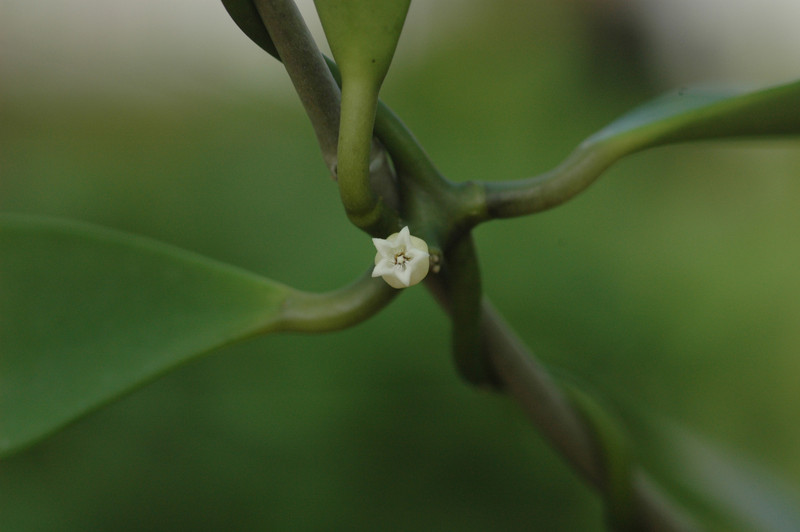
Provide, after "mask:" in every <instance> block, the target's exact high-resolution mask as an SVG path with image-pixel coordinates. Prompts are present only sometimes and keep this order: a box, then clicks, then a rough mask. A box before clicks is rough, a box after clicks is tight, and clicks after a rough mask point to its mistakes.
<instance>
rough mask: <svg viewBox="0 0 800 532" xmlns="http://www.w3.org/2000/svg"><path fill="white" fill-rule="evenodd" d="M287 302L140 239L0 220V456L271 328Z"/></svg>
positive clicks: (254, 280) (264, 282)
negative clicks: (172, 371) (191, 362)
mask: <svg viewBox="0 0 800 532" xmlns="http://www.w3.org/2000/svg"><path fill="white" fill-rule="evenodd" d="M290 292H291V289H289V288H288V287H286V286H283V285H280V284H278V283H275V282H273V281H270V280H268V279H264V278H261V277H258V276H256V275H253V274H250V273H247V272H245V271H242V270H239V269H237V268H235V267H232V266H227V265H224V264H221V263H218V262H216V261H213V260H211V259H208V258H204V257H202V256H199V255H196V254H193V253H190V252H187V251H182V250H179V249H176V248H173V247H170V246H167V245H164V244H159V243H157V242H154V241H151V240H148V239H145V238H140V237H136V236H130V235H126V234H122V233H118V232H115V231H111V230H106V229H100V228H96V227H92V226H89V225H84V224H79V223H74V222H64V221H55V220H47V219H41V218H34V217H27V216H16V215H3V216H0V420H1V421H0V455H2V454H8V453H10V452H12V451H15V450H17V449H19V448H21V447H24V446H26V445H28V444H30V443H32V442H33V441H35V440H37V439H39V438H42V437H44V436H45V435H47V434H48V433H50V432H53V431H55V430H56V429H58V428H60V427H62V426H63V425H65V424H67V423H69V422H70V421H72V420H74V419H76V418H78V417H79V416H81V415H83V414H86V413H87V412H89V411H91V410H94V409H96V408H98V407H99V406H101V405H103V404H105V403H107V402H109V401H111V400H112V399H115V398H117V397H118V396H120V395H121V394H123V393H125V392H127V391H130V390H132V389H134V388H135V387H137V386H139V385H142V384H143V383H145V382H147V381H150V380H152V379H154V378H155V377H157V376H158V375H160V374H162V373H164V372H166V371H168V370H170V369H173V368H175V367H176V366H178V365H179V364H182V363H184V362H186V361H188V360H190V359H192V358H195V357H197V356H199V355H202V354H204V353H206V352H208V351H210V350H212V349H214V348H216V347H219V346H222V345H224V344H228V343H230V342H233V341H235V340H239V339H242V338H244V337H247V336H249V335H252V334H255V333H257V332H260V331H266V330H271V329H275V328H276V326H277V323H278V318H279V315H280V313H281V305H282V303H283V302H284V300H285V298H286V296H287V294H289V293H290Z"/></svg>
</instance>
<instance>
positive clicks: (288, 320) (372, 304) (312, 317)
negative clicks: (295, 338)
mask: <svg viewBox="0 0 800 532" xmlns="http://www.w3.org/2000/svg"><path fill="white" fill-rule="evenodd" d="M371 272H372V268H370V269H369V271H367V272H366V273H365V274H364V275H362V276H361V277H360V278H359V279H358V280H357V281H355V282H354V283H352V284H350V285H349V286H346V287H344V288H340V289H338V290H334V291H332V292H324V293H321V294H315V293H312V292H303V291H300V290H293V291H292V292H291V293H290V294H289V295H288V297H287V298H286V300H285V301H284V303H283V308H282V313H281V319H280V320H279V322H278V324H277V326H276V327H275V330H277V331H285V332H311V333H321V332H329V331H337V330H340V329H346V328H348V327H352V326H353V325H357V324H359V323H361V322H362V321H364V320H366V319H368V318H370V317H372V316H374V315H375V314H376V313H378V312H379V311H380V310H381V309H383V308H384V307H385V306H386V305H387V304H389V302H390V301H392V299H394V297H395V296H396V295H398V294H399V293H400V292H402V290H395V289H394V288H392V287H390V286H389V285H387V284H386V283H385V282H384V281H383V280H382V279H374V278H372V276H371Z"/></svg>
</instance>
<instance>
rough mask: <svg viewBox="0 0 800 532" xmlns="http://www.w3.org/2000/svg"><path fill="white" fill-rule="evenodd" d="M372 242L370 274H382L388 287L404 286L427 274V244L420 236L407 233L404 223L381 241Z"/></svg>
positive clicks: (373, 240) (380, 239)
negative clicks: (373, 257) (374, 250)
mask: <svg viewBox="0 0 800 532" xmlns="http://www.w3.org/2000/svg"><path fill="white" fill-rule="evenodd" d="M372 243H373V244H375V248H376V249H377V250H378V253H377V254H376V255H375V268H374V269H373V270H372V276H373V277H383V280H384V281H386V282H387V283H389V286H391V287H392V288H407V287H409V286H412V285H415V284H417V283H418V282H420V281H421V280H423V279H424V278H425V276H426V275H428V268H429V267H430V255H429V254H428V244H426V243H425V241H424V240H422V239H421V238H417V237H415V236H411V233H409V231H408V226H406V227H403V229H401V230H400V232H399V233H394V234H393V235H390V236H389V237H388V238H386V239H385V240H384V239H382V238H373V239H372Z"/></svg>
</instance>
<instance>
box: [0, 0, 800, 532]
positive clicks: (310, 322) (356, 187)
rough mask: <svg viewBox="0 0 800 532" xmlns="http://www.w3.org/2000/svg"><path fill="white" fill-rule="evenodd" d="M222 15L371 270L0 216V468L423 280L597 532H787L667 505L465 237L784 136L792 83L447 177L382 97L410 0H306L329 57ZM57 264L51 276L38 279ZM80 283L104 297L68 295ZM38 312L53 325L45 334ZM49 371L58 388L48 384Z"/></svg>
mask: <svg viewBox="0 0 800 532" xmlns="http://www.w3.org/2000/svg"><path fill="white" fill-rule="evenodd" d="M223 4H224V5H225V8H226V9H227V11H228V13H229V14H230V15H231V17H232V18H233V20H234V21H235V22H236V24H237V25H238V26H239V27H240V28H241V30H242V31H243V32H244V33H245V34H246V35H247V36H248V37H249V38H250V39H252V40H253V41H254V42H255V43H256V44H258V45H259V46H260V47H261V48H263V49H264V50H265V51H266V52H268V53H269V54H271V55H272V56H273V57H275V58H276V59H277V60H279V61H281V62H282V63H283V65H284V66H285V68H286V71H287V72H288V75H289V76H290V78H291V80H292V82H293V85H294V87H295V89H296V92H297V94H298V95H299V97H300V100H301V102H302V104H303V106H304V108H305V110H306V111H307V114H308V117H309V119H310V121H311V124H312V126H313V129H314V132H315V134H316V136H317V140H318V142H319V146H320V148H321V152H322V157H323V159H324V161H325V162H326V164H327V166H328V168H329V170H330V172H331V174H332V176H333V177H334V179H335V180H336V183H337V184H338V188H339V192H340V196H341V202H342V205H343V207H344V211H345V213H346V215H347V217H348V218H349V220H350V222H352V224H353V225H354V226H355V228H356V229H359V230H361V231H363V232H364V233H366V234H367V235H369V236H370V237H372V242H373V244H374V249H372V248H371V247H370V246H369V240H368V239H366V238H365V245H364V252H363V262H364V265H365V266H366V265H367V264H369V263H370V258H372V255H373V254H374V261H373V264H372V265H371V266H370V268H369V270H368V271H366V272H365V273H364V275H363V276H362V277H361V278H359V279H358V280H356V281H355V282H354V283H352V284H351V285H349V286H346V287H344V288H341V289H339V290H336V291H333V292H328V293H309V292H304V291H300V290H296V289H294V288H291V287H289V286H286V285H284V284H281V283H279V282H276V281H273V280H270V279H266V278H263V277H260V276H258V275H255V274H251V273H248V272H245V271H242V270H240V269H238V268H235V267H232V266H228V265H225V264H220V263H218V262H216V261H214V260H211V259H208V258H205V257H202V256H199V255H196V254H194V253H190V252H187V251H182V250H179V249H175V248H173V247H171V246H168V245H165V244H160V243H157V242H154V241H151V240H148V239H144V238H139V237H136V236H130V235H126V234H121V233H118V232H116V231H111V230H106V229H101V228H97V227H93V226H89V225H85V224H81V223H75V222H67V221H62V220H53V219H46V218H38V217H34V216H21V215H3V216H2V217H1V218H0V318H2V321H0V327H2V328H1V329H0V354H1V356H0V408H1V410H0V452H2V454H3V455H9V454H11V453H14V452H17V451H19V450H21V449H24V448H26V447H28V446H30V445H32V444H33V443H35V442H37V441H39V440H41V439H42V438H44V437H46V436H48V435H50V434H52V433H53V432H55V431H57V430H58V429H60V428H62V427H64V426H65V425H67V424H68V423H70V422H72V421H73V420H75V419H77V418H79V417H81V416H83V415H85V414H86V413H88V412H90V411H93V410H95V409H97V408H99V407H100V406H102V405H104V404H106V403H108V402H109V401H111V400H113V399H115V398H117V397H119V396H120V395H122V394H124V393H127V392H129V391H131V390H133V389H135V388H137V387H139V386H141V385H142V384H144V383H146V382H149V381H150V380H152V379H153V378H155V377H156V376H158V375H161V374H163V373H165V372H166V371H168V370H170V369H173V368H175V367H177V366H178V365H180V364H182V363H184V362H186V361H187V360H190V359H194V358H197V357H199V356H201V355H203V354H205V353H207V352H209V351H211V350H213V349H215V348H218V347H221V346H223V345H227V344H230V343H231V342H235V341H240V340H242V339H245V338H248V337H252V336H254V335H263V334H268V333H277V332H284V331H300V332H325V331H332V330H338V329H342V328H346V327H350V326H353V325H355V324H358V323H360V322H362V321H363V320H366V319H368V318H370V317H371V316H374V315H375V314H376V313H378V312H379V311H380V310H381V309H382V308H384V307H385V306H386V305H387V304H389V303H390V302H391V301H392V299H393V298H394V297H395V296H397V295H398V294H399V293H401V292H402V291H403V290H405V289H409V288H411V289H418V288H412V287H414V285H417V284H420V283H423V284H424V285H425V286H426V288H427V289H428V290H429V291H430V292H431V293H432V294H433V295H434V297H435V298H436V300H437V301H438V302H439V303H440V304H441V305H442V307H443V308H444V309H445V311H446V312H447V313H448V314H449V316H450V319H451V321H452V350H453V358H454V360H455V366H456V368H457V370H458V373H459V374H460V375H461V376H462V377H463V378H464V379H465V380H466V381H467V382H468V383H470V384H471V385H474V386H477V387H479V388H482V389H485V390H490V391H491V393H502V394H507V395H508V396H510V397H511V398H513V399H514V400H516V401H517V402H518V403H519V405H520V406H521V407H522V409H523V410H524V412H525V414H526V415H527V416H529V417H530V419H531V421H532V422H533V424H534V425H535V426H536V427H537V428H538V429H539V430H540V431H541V432H542V433H543V434H544V436H545V437H546V438H547V439H548V441H549V442H550V443H551V444H552V446H553V447H554V448H555V449H556V450H557V451H558V452H559V453H561V454H562V455H563V457H564V458H565V459H566V461H567V462H568V463H569V464H570V465H571V466H572V467H573V468H574V469H575V470H576V471H577V472H578V473H579V474H580V475H581V476H582V477H583V478H584V479H585V480H586V482H587V483H588V484H590V485H591V486H593V487H594V488H596V490H597V492H598V493H599V495H600V496H601V497H602V500H603V502H604V504H605V508H606V513H607V524H608V526H609V528H611V529H614V530H663V531H676V530H700V529H705V528H707V527H708V526H709V523H707V522H706V521H705V519H706V517H705V516H706V515H708V514H715V515H722V516H723V519H722V521H724V522H725V523H729V524H730V526H731V527H733V528H736V527H739V528H738V529H743V530H748V529H755V530H767V529H769V530H776V529H778V528H774V526H773V525H774V523H776V522H780V523H783V528H782V529H783V530H800V521H799V520H798V517H797V513H796V512H794V511H793V510H792V509H787V508H785V507H783V506H781V505H780V504H778V503H776V504H775V505H774V506H769V505H768V508H769V511H768V512H766V514H768V515H769V516H770V518H769V519H767V518H766V517H764V516H765V512H763V509H764V507H765V506H764V504H765V503H764V502H763V501H761V502H759V503H758V504H757V505H754V506H753V507H752V508H750V507H749V505H748V504H742V500H741V498H736V497H730V498H726V496H725V495H726V494H729V493H732V492H731V491H730V490H728V489H726V488H728V487H729V486H726V485H725V484H726V483H727V482H728V481H727V480H726V479H725V478H722V477H720V478H709V477H706V478H703V479H702V481H697V482H698V484H702V485H703V486H704V489H705V490H706V491H707V492H709V493H711V495H709V496H708V497H707V498H706V499H704V500H703V502H702V503H701V506H703V507H704V509H705V510H706V512H705V513H704V514H703V517H701V516H698V515H695V514H693V512H692V511H691V509H690V508H688V507H684V506H685V505H682V504H679V501H680V499H681V497H678V496H675V495H674V494H672V493H668V492H667V490H666V489H665V488H663V487H662V486H661V483H659V482H656V481H655V480H654V478H653V477H652V476H651V474H650V473H649V472H648V471H645V470H644V468H643V467H642V466H641V465H640V464H639V463H637V453H636V452H635V451H636V449H634V448H633V445H632V443H631V440H630V439H629V438H628V437H627V435H626V429H625V427H624V426H623V425H622V423H620V421H619V420H618V418H617V416H616V415H614V414H612V413H609V411H608V409H607V408H606V407H604V406H602V405H601V404H600V403H599V402H598V401H597V400H596V399H593V398H592V396H591V395H590V394H589V393H588V391H586V390H583V389H581V388H580V387H579V386H577V385H575V384H567V383H562V382H561V381H559V380H557V379H555V378H554V377H552V376H551V375H550V374H549V373H548V370H547V369H546V368H545V367H544V366H543V365H542V364H540V363H539V362H537V361H536V359H535V358H534V357H533V356H532V355H531V353H530V352H529V351H528V350H527V348H526V347H525V346H524V345H523V344H522V342H521V341H520V340H519V338H518V337H517V336H516V335H515V334H514V332H513V331H512V330H511V328H510V327H509V326H508V325H507V324H506V323H505V322H504V320H503V318H502V317H501V316H500V314H499V313H498V312H497V311H496V310H495V308H494V307H493V306H492V305H491V303H489V301H488V300H487V299H486V298H485V297H484V295H483V292H482V289H481V273H480V271H479V268H478V263H477V259H476V250H475V246H474V243H473V239H472V237H471V231H472V229H473V228H475V227H476V226H477V225H479V224H481V223H484V222H488V221H491V220H495V219H500V218H510V217H518V216H526V215H530V214H536V213H538V212H541V211H544V210H546V209H550V208H552V207H556V206H558V205H560V204H562V203H564V202H566V201H568V200H569V199H571V198H573V197H575V196H576V195H577V194H579V193H580V192H582V191H583V190H585V189H586V188H587V187H588V186H589V185H590V184H591V183H592V182H593V181H594V180H595V179H597V178H598V177H599V176H600V175H601V174H602V173H603V172H604V171H605V170H606V169H607V168H609V167H610V166H611V165H613V164H614V163H615V162H617V161H619V160H620V159H622V158H623V157H626V156H628V155H630V154H632V153H635V152H639V151H641V150H644V149H647V148H653V147H657V146H662V145H666V144H671V143H676V142H687V141H700V140H705V139H723V138H734V137H767V136H769V137H774V136H781V135H796V134H798V133H800V83H798V82H793V83H789V84H785V85H780V86H773V87H769V88H765V89H760V90H754V91H740V90H685V89H684V90H681V91H679V92H676V93H673V94H668V95H666V96H664V97H662V98H659V99H657V100H655V101H653V102H651V103H648V104H646V105H644V106H641V107H639V108H636V109H634V110H633V111H631V112H629V113H628V114H625V115H624V116H622V117H621V118H619V119H618V120H616V121H614V122H612V123H611V124H609V125H608V126H606V127H605V128H603V129H601V130H600V131H598V132H596V133H595V134H593V135H591V136H589V137H588V138H587V139H586V140H585V141H583V142H582V143H581V144H580V145H579V146H577V147H576V148H575V149H574V151H573V152H572V153H571V154H570V155H569V156H568V157H567V158H566V159H565V160H564V161H563V162H562V163H561V164H559V165H558V166H556V167H555V168H554V169H552V170H550V171H548V172H545V173H543V174H541V175H538V176H535V177H532V178H529V179H523V180H519V181H509V182H477V181H473V182H454V181H450V180H448V179H446V178H445V177H444V176H443V175H442V174H441V173H440V172H439V171H438V170H437V168H436V167H435V166H434V164H433V163H432V162H431V160H430V159H429V157H428V156H427V155H426V153H425V151H424V150H423V148H422V147H421V146H420V144H419V143H418V141H417V140H416V139H415V138H414V136H413V135H412V134H411V133H410V131H409V130H408V129H407V128H406V127H405V125H404V124H403V123H402V122H401V121H400V119H399V118H398V117H397V116H396V115H395V114H394V113H393V112H392V111H391V110H390V109H389V107H387V106H386V105H385V104H384V103H383V102H381V101H380V100H379V93H380V89H381V86H382V84H383V81H384V79H385V77H386V74H387V72H388V70H389V67H390V64H391V62H392V58H393V55H394V52H395V48H396V46H397V44H398V40H399V39H400V36H401V33H402V28H403V25H404V21H405V18H406V14H407V12H408V9H409V4H410V1H409V0H316V2H315V5H316V8H317V12H318V14H319V17H320V20H321V22H322V26H323V29H324V32H325V36H326V38H327V40H328V43H329V45H330V49H331V51H332V54H333V59H329V58H327V57H325V56H324V55H322V54H321V53H320V51H319V50H318V48H317V46H316V43H315V42H314V40H313V38H312V37H311V35H310V33H309V31H308V29H307V28H306V26H305V23H304V21H303V19H302V17H301V16H300V14H299V12H298V10H297V8H296V6H295V5H294V3H293V2H292V0H223ZM511 259H513V257H509V260H511ZM53 264H58V269H59V273H60V275H61V278H60V279H56V280H54V278H53V276H52V272H51V269H52V265H53ZM76 279H77V280H83V281H86V280H98V281H99V282H93V283H88V282H83V283H77V284H76V283H75V282H74V280H76ZM114 286H136V287H137V295H136V297H135V298H131V299H130V300H129V301H126V304H125V305H117V306H115V307H114V308H108V307H107V305H104V303H103V302H105V301H107V299H108V298H107V296H108V293H109V290H113V287H114ZM524 289H525V287H520V290H524ZM72 308H80V310H81V313H82V314H81V315H80V316H77V315H76V313H72V312H71V311H70V309H72ZM43 309H50V310H43ZM53 309H55V310H53ZM42 316H45V317H47V319H48V320H49V321H48V322H47V323H42V319H41V317H42ZM165 330H168V331H169V338H168V339H166V340H165V338H164V335H163V331H165ZM43 331H46V332H47V333H46V334H43ZM153 331H161V333H159V334H151V333H152V332H153ZM43 368H46V372H45V371H43ZM48 375H56V376H58V377H57V378H58V386H54V385H53V381H52V378H50V377H48ZM498 437H501V436H498ZM659 438H660V440H661V441H662V443H663V444H664V446H665V447H666V448H669V449H670V451H671V452H672V453H674V454H675V455H676V456H680V454H681V452H682V449H683V446H685V445H686V442H685V441H684V440H682V439H680V438H677V437H673V436H671V435H670V434H668V433H666V432H665V433H659ZM687 452H691V451H690V450H689V451H687ZM683 472H684V473H685V471H683ZM686 482H688V483H691V482H694V479H691V478H690V479H688V480H687V481H686ZM742 489H743V490H744V491H747V490H756V491H757V488H754V487H753V486H748V487H746V489H745V487H744V486H743V487H742ZM740 493H741V492H740ZM753 493H755V491H754V492H753ZM695 495H696V496H697V497H700V495H697V494H695ZM754 497H755V495H754ZM680 502H682V501H680ZM689 506H691V505H689ZM709 508H713V511H708V509H709ZM751 510H752V511H751ZM772 518H774V519H772ZM768 521H769V523H770V524H769V526H770V527H772V528H767V522H768ZM726 526H728V525H726ZM762 526H763V527H764V528H761V527H762Z"/></svg>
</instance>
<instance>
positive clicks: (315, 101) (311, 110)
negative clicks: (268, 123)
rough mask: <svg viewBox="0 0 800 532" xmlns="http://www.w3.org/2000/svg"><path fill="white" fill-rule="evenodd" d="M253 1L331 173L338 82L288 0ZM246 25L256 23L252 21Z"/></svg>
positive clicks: (336, 133)
mask: <svg viewBox="0 0 800 532" xmlns="http://www.w3.org/2000/svg"><path fill="white" fill-rule="evenodd" d="M253 3H254V4H255V7H256V8H257V10H258V13H259V15H260V17H261V21H262V22H263V24H264V27H265V28H266V29H267V31H268V32H269V37H270V38H271V40H272V44H273V46H274V47H275V48H276V49H277V51H278V53H279V54H280V60H281V61H282V62H283V65H284V67H285V68H286V72H287V73H288V74H289V78H290V79H291V80H292V84H293V85H294V88H295V91H296V92H297V95H298V96H299V97H300V101H301V102H302V104H303V107H304V108H305V110H306V114H307V115H308V118H309V120H310V121H311V126H312V127H313V128H314V133H315V134H316V136H317V142H318V143H319V146H320V150H321V151H322V158H323V159H324V160H325V164H326V165H327V166H328V168H329V169H330V170H331V175H333V174H334V168H335V167H336V147H337V139H338V134H339V101H340V92H339V86H338V85H337V84H336V81H335V80H334V79H333V76H332V74H331V72H330V70H329V69H328V68H327V65H326V64H325V59H324V57H323V55H322V52H320V51H319V48H317V44H316V43H315V42H314V38H313V37H312V36H311V32H310V31H309V30H308V27H307V26H306V24H305V22H304V21H303V17H302V15H301V14H300V11H299V10H298V9H297V6H296V5H295V3H294V2H293V1H292V0H253ZM242 20H243V21H246V20H249V19H244V18H242ZM250 25H251V26H253V27H257V25H256V23H255V22H250ZM261 42H263V39H262V40H261Z"/></svg>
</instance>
